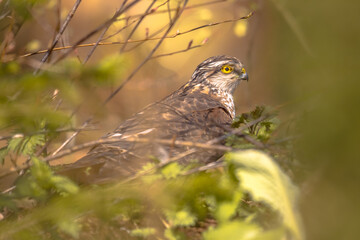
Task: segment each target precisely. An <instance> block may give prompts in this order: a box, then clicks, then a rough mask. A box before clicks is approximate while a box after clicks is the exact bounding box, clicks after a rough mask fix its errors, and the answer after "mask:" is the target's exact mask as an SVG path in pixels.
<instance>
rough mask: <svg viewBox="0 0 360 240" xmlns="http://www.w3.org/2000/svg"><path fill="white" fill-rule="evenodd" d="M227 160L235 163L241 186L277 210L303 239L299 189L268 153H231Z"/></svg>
mask: <svg viewBox="0 0 360 240" xmlns="http://www.w3.org/2000/svg"><path fill="white" fill-rule="evenodd" d="M226 160H227V161H229V162H232V163H233V164H235V165H236V166H237V167H238V168H237V169H236V170H235V174H236V176H237V177H238V178H239V181H240V186H241V187H242V188H243V189H244V190H245V191H247V192H249V193H250V194H251V196H252V197H253V199H254V200H255V201H262V202H264V203H266V204H268V205H269V206H270V207H271V208H273V209H274V210H276V211H278V212H279V214H280V215H281V216H282V218H283V224H284V226H286V227H287V228H288V229H289V231H290V232H291V234H292V235H293V236H294V238H295V239H304V232H303V229H302V222H301V219H300V216H299V212H298V209H297V205H296V198H297V194H298V190H297V188H296V187H295V186H294V185H293V184H292V182H291V180H290V179H289V177H288V176H286V175H285V174H284V173H283V172H282V171H281V169H280V168H279V167H278V165H277V164H276V163H275V162H274V161H273V160H272V159H271V158H270V157H269V156H268V155H267V154H265V153H263V152H261V151H257V150H246V151H240V152H235V153H228V154H227V155H226Z"/></svg>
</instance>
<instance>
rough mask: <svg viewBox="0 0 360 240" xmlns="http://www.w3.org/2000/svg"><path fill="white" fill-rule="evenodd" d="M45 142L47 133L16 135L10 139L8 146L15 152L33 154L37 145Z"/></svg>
mask: <svg viewBox="0 0 360 240" xmlns="http://www.w3.org/2000/svg"><path fill="white" fill-rule="evenodd" d="M44 143H45V135H43V134H37V135H32V136H25V137H14V138H12V139H11V140H10V141H9V145H8V148H9V150H11V151H13V152H15V153H18V154H22V155H24V156H31V155H33V154H34V153H35V150H36V147H38V146H42V145H44Z"/></svg>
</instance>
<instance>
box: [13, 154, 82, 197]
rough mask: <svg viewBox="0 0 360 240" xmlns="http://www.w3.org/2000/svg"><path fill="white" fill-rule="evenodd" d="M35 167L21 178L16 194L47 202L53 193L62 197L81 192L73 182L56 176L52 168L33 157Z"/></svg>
mask: <svg viewBox="0 0 360 240" xmlns="http://www.w3.org/2000/svg"><path fill="white" fill-rule="evenodd" d="M31 161H32V163H33V165H32V166H31V167H30V172H29V174H28V175H25V176H24V177H22V178H20V179H19V180H18V182H17V184H16V189H15V192H16V194H17V195H18V196H21V197H32V198H35V199H39V200H45V199H46V198H47V197H50V193H51V192H58V193H59V194H62V195H64V194H65V195H67V194H75V193H77V192H78V191H79V188H78V186H77V185H76V184H75V183H73V182H72V181H71V180H69V179H67V178H65V177H63V176H57V175H54V173H53V172H52V170H51V169H50V167H49V166H48V165H47V164H46V163H44V162H43V161H41V160H40V159H38V158H36V157H32V158H31Z"/></svg>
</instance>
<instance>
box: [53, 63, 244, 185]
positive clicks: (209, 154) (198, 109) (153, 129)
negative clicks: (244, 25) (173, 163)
mask: <svg viewBox="0 0 360 240" xmlns="http://www.w3.org/2000/svg"><path fill="white" fill-rule="evenodd" d="M229 71H230V72H229ZM240 80H247V74H246V73H245V70H244V68H243V65H242V64H241V63H240V62H239V60H237V59H236V58H234V57H229V56H216V57H211V58H209V59H207V60H205V61H204V62H202V63H201V64H200V65H199V66H198V67H197V68H196V70H195V72H194V73H193V75H192V77H191V80H190V81H189V82H188V83H187V84H185V85H184V86H182V87H181V88H180V89H179V90H177V91H175V92H174V93H172V94H171V95H169V96H168V97H166V98H164V99H163V100H161V101H159V102H155V103H153V104H151V105H149V106H148V107H146V108H145V109H143V111H141V112H139V113H137V114H135V115H134V116H133V117H131V118H130V119H128V120H126V121H125V122H123V123H122V124H120V126H118V127H117V128H116V129H115V131H114V132H112V133H109V134H107V135H106V136H104V137H103V138H104V139H107V138H117V139H119V141H117V142H113V143H104V144H99V145H97V146H95V147H93V148H92V149H91V150H90V151H89V153H88V154H87V155H86V156H85V157H83V158H81V159H80V160H79V161H77V162H76V163H74V164H71V165H67V166H65V167H64V169H63V170H61V171H60V173H62V174H65V175H67V176H70V177H71V178H72V179H74V180H76V181H78V182H82V183H90V182H103V181H107V180H111V179H114V178H124V177H127V176H130V175H132V174H134V173H136V171H138V170H140V169H141V168H142V166H143V165H144V164H145V163H146V162H149V161H151V160H150V159H154V157H155V158H157V159H158V160H159V161H168V160H169V159H171V158H173V157H176V156H179V154H180V153H183V152H185V151H187V150H188V149H190V147H183V146H171V145H169V144H167V145H161V144H159V143H156V142H154V141H148V142H133V141H127V139H129V138H133V137H138V138H146V139H167V140H181V141H192V142H199V143H204V142H207V141H209V140H211V139H214V138H217V137H220V136H222V135H223V134H225V133H226V132H227V131H228V129H229V128H230V125H231V123H232V120H233V118H234V115H235V112H234V103H233V98H232V94H233V91H234V90H235V88H236V86H237V85H238V83H239V81H240ZM221 154H222V153H221V152H219V151H215V150H204V149H199V150H198V151H196V152H195V153H192V154H189V155H186V156H184V157H182V158H180V159H179V160H178V161H179V162H180V163H182V164H187V163H189V162H190V161H191V162H194V161H197V162H198V163H200V164H205V163H209V162H211V161H215V160H217V159H218V158H219V157H220V156H221ZM89 167H90V168H89ZM86 169H87V171H86V173H85V170H86Z"/></svg>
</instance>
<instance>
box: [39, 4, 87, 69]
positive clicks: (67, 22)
mask: <svg viewBox="0 0 360 240" xmlns="http://www.w3.org/2000/svg"><path fill="white" fill-rule="evenodd" d="M80 3H81V0H76V2H75V4H74V6H73V7H72V9H71V10H70V12H69V13H68V15H67V17H66V19H65V21H64V23H63V25H62V26H61V28H60V31H59V33H58V34H57V35H56V37H55V39H54V41H53V43H52V44H51V47H50V48H49V49H48V50H47V52H46V54H45V55H44V57H43V58H42V59H41V64H40V66H39V67H38V68H37V69H35V72H34V74H37V73H38V71H39V70H40V68H41V66H42V63H44V62H46V61H47V59H48V58H49V56H50V54H51V52H52V50H53V49H54V48H55V46H56V44H57V43H58V42H59V40H60V38H61V36H62V35H63V33H64V31H65V29H66V27H67V26H68V24H69V23H70V21H71V19H72V18H73V16H74V14H75V12H76V10H77V9H78V7H79V5H80Z"/></svg>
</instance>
